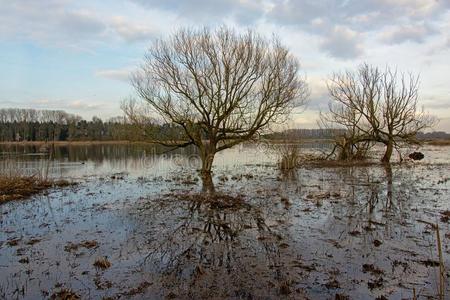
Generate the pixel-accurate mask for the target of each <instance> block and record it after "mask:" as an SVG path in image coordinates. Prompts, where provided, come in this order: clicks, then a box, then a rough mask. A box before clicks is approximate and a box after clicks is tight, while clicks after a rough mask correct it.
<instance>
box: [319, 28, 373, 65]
mask: <svg viewBox="0 0 450 300" xmlns="http://www.w3.org/2000/svg"><path fill="white" fill-rule="evenodd" d="M361 40H362V36H361V34H359V33H358V32H356V31H353V30H351V29H350V28H348V27H344V26H335V27H334V28H333V30H331V32H330V33H329V35H328V36H326V37H325V39H324V41H323V42H322V44H321V49H322V50H324V51H325V52H327V53H328V54H330V55H331V56H334V57H337V58H342V59H352V58H356V57H359V56H361V55H362V54H363V52H364V49H363V45H362V42H361Z"/></svg>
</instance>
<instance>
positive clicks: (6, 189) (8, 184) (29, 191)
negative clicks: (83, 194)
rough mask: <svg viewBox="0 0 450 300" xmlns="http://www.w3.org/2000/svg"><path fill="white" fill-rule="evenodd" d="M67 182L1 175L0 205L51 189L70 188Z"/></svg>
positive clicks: (37, 177)
mask: <svg viewBox="0 0 450 300" xmlns="http://www.w3.org/2000/svg"><path fill="white" fill-rule="evenodd" d="M71 184H72V183H70V182H68V181H66V180H57V181H55V180H49V179H42V178H40V177H39V176H24V175H17V176H8V175H0V203H4V202H7V201H11V200H19V199H24V198H27V197H29V196H32V195H34V194H37V193H40V192H42V191H44V190H47V189H49V188H52V187H55V186H58V187H63V186H68V185H71Z"/></svg>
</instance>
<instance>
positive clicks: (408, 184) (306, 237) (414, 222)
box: [0, 145, 450, 299]
mask: <svg viewBox="0 0 450 300" xmlns="http://www.w3.org/2000/svg"><path fill="white" fill-rule="evenodd" d="M321 147H322V145H314V146H313V147H308V149H305V151H317V149H316V148H321ZM37 150H39V149H34V150H33V149H27V148H23V149H22V148H17V147H16V148H14V149H11V148H5V147H3V148H0V151H1V152H2V153H3V163H4V165H3V166H4V167H7V166H9V164H10V162H8V163H6V161H10V160H11V159H12V158H14V162H15V163H16V164H17V166H18V168H20V169H23V170H26V171H28V172H35V171H36V170H38V171H39V172H42V171H43V170H45V169H46V168H47V166H48V170H49V171H48V172H49V174H50V176H53V177H60V176H61V177H64V178H72V179H73V180H74V181H77V182H79V184H78V185H76V186H74V187H68V188H64V189H58V190H53V191H50V192H49V193H47V194H45V195H44V194H42V195H38V196H35V197H33V198H31V199H27V200H23V201H16V202H9V203H6V204H4V205H1V206H0V213H1V214H0V224H1V228H2V231H1V232H0V282H1V283H0V298H7V299H16V298H17V299H36V298H46V297H49V296H50V295H52V294H53V293H54V292H55V291H58V290H60V289H61V288H70V289H71V290H72V291H74V292H75V293H77V294H78V295H80V296H81V297H82V298H83V299H85V298H86V299H90V298H92V299H97V298H102V297H112V298H135V299H141V298H152V299H153V298H156V299H158V298H166V297H168V298H205V297H219V298H224V297H225V298H235V299H252V298H257V299H258V298H269V299H270V298H274V299H276V298H295V299H298V298H300V299H301V298H310V299H334V298H335V297H336V294H340V295H343V296H349V297H350V299H374V298H375V297H378V296H381V295H383V296H386V297H387V298H389V299H403V298H412V295H413V290H415V293H416V294H417V295H418V296H419V298H421V299H426V298H427V297H431V298H436V297H437V290H438V283H439V280H438V269H439V268H438V267H437V266H438V264H437V263H436V262H437V260H438V255H437V247H436V234H435V230H434V229H433V228H432V227H431V226H430V225H427V224H426V223H423V222H422V221H427V222H432V223H438V225H439V229H440V236H441V239H442V250H443V259H444V264H445V265H446V266H448V267H447V269H446V296H448V295H449V294H450V286H449V281H450V278H449V276H450V275H449V271H448V270H449V269H450V246H449V245H450V226H449V223H448V222H449V221H448V219H447V220H446V219H445V218H444V217H443V216H444V215H443V214H442V213H443V212H445V211H446V210H449V209H450V193H449V188H450V175H449V174H450V172H449V171H450V162H449V160H450V155H449V154H450V147H429V146H426V147H425V148H424V149H422V151H423V152H424V154H425V159H424V160H423V161H421V162H406V163H403V164H401V165H399V164H394V165H392V167H391V168H390V169H389V168H387V169H386V168H384V167H383V166H382V165H375V166H373V165H372V166H354V167H314V166H308V165H305V166H304V167H302V168H300V169H298V170H297V171H295V172H293V173H291V174H280V173H279V172H278V171H277V170H276V151H275V152H274V151H267V148H265V147H263V146H258V147H256V146H252V145H244V146H240V147H236V148H233V149H230V150H229V151H226V152H224V153H220V154H219V155H218V156H217V158H216V161H215V168H214V181H215V183H216V189H217V190H218V191H219V192H220V193H222V194H225V195H228V196H233V197H235V199H239V200H240V201H239V202H238V203H237V204H235V205H229V206H227V205H222V206H219V207H218V205H217V204H215V203H212V204H211V203H205V202H202V201H200V200H199V199H200V196H199V195H198V192H199V191H200V189H201V187H200V182H199V180H198V176H197V172H196V168H197V167H198V163H199V162H198V158H197V156H196V153H195V150H194V149H189V148H188V149H181V150H177V151H176V152H170V153H165V151H166V149H162V148H155V147H150V146H142V145H95V146H93V145H91V146H78V147H74V146H71V147H61V148H59V149H57V151H56V152H55V153H56V155H55V156H54V159H53V160H52V161H51V162H50V164H49V165H48V163H47V156H45V155H30V153H35V152H36V151H37ZM374 151H375V152H377V151H378V149H375V150H374ZM196 200H197V201H196ZM83 241H95V242H96V243H97V245H96V246H93V247H91V248H89V247H83V246H79V247H71V245H72V246H73V245H74V244H75V245H76V244H79V243H81V242H83ZM99 257H107V259H108V261H110V262H111V267H110V268H108V269H106V270H101V269H98V268H96V267H94V266H93V263H94V261H95V260H96V259H97V258H99Z"/></svg>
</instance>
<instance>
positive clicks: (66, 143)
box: [0, 138, 450, 146]
mask: <svg viewBox="0 0 450 300" xmlns="http://www.w3.org/2000/svg"><path fill="white" fill-rule="evenodd" d="M262 142H271V143H273V144H283V143H286V142H292V141H285V140H277V139H274V140H264V141H262ZM294 142H299V143H320V142H323V143H330V142H332V140H331V139H311V138H309V139H299V140H296V141H294ZM423 142H424V144H428V145H433V146H450V139H435V140H424V141H423ZM245 143H252V141H248V142H245ZM52 144H54V145H55V146H69V145H74V146H83V145H113V144H116V145H124V144H155V145H157V144H158V142H153V141H127V140H117V141H115V140H111V141H99V140H92V141H55V142H45V141H20V142H17V141H10V142H0V145H7V146H44V145H52Z"/></svg>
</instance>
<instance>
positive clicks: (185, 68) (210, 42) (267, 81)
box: [132, 28, 307, 183]
mask: <svg viewBox="0 0 450 300" xmlns="http://www.w3.org/2000/svg"><path fill="white" fill-rule="evenodd" d="M298 69H299V64H298V62H297V60H296V59H295V58H294V57H293V56H292V55H291V54H290V53H289V51H288V50H287V49H286V48H285V47H283V46H282V45H281V44H280V42H279V41H278V40H276V39H274V40H272V41H267V40H265V39H264V38H262V37H261V36H259V35H258V34H256V33H254V32H252V31H247V32H246V33H243V34H239V33H236V32H235V31H232V30H230V29H226V28H220V29H217V30H208V29H202V30H180V31H178V32H177V33H175V34H173V35H172V36H171V37H170V38H168V39H165V40H158V41H156V42H155V43H154V44H153V45H152V47H151V48H150V49H149V50H148V52H147V54H146V55H145V58H144V63H143V64H142V66H141V68H140V70H139V71H138V72H136V73H135V74H134V75H133V77H132V84H133V86H134V87H135V89H136V91H137V93H138V94H139V96H140V97H141V98H142V99H144V100H145V101H147V102H148V103H149V104H150V105H151V107H152V108H153V109H154V110H155V111H156V112H157V113H158V114H159V115H160V116H161V117H162V118H163V119H164V120H165V121H166V122H168V123H173V124H177V125H178V126H180V127H182V128H183V130H184V132H185V134H186V137H185V139H186V140H185V141H179V143H180V144H181V145H187V144H190V145H195V146H196V147H198V149H199V153H200V156H201V160H202V168H201V175H202V178H203V179H204V183H205V182H207V181H210V182H211V183H212V181H211V168H212V164H213V160H214V155H215V154H216V153H217V152H219V151H222V150H224V149H227V148H230V147H233V146H234V145H236V144H239V143H241V142H243V141H247V140H249V139H252V138H253V137H255V136H256V135H258V134H259V133H260V132H261V131H262V130H264V129H267V128H268V127H269V126H270V125H271V124H273V123H277V122H282V121H283V120H284V119H285V117H286V116H287V115H288V114H289V112H290V111H291V109H292V108H293V106H294V105H300V104H302V103H303V101H304V99H305V97H306V93H307V87H306V83H305V81H304V80H303V79H302V78H300V77H299V75H298Z"/></svg>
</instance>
